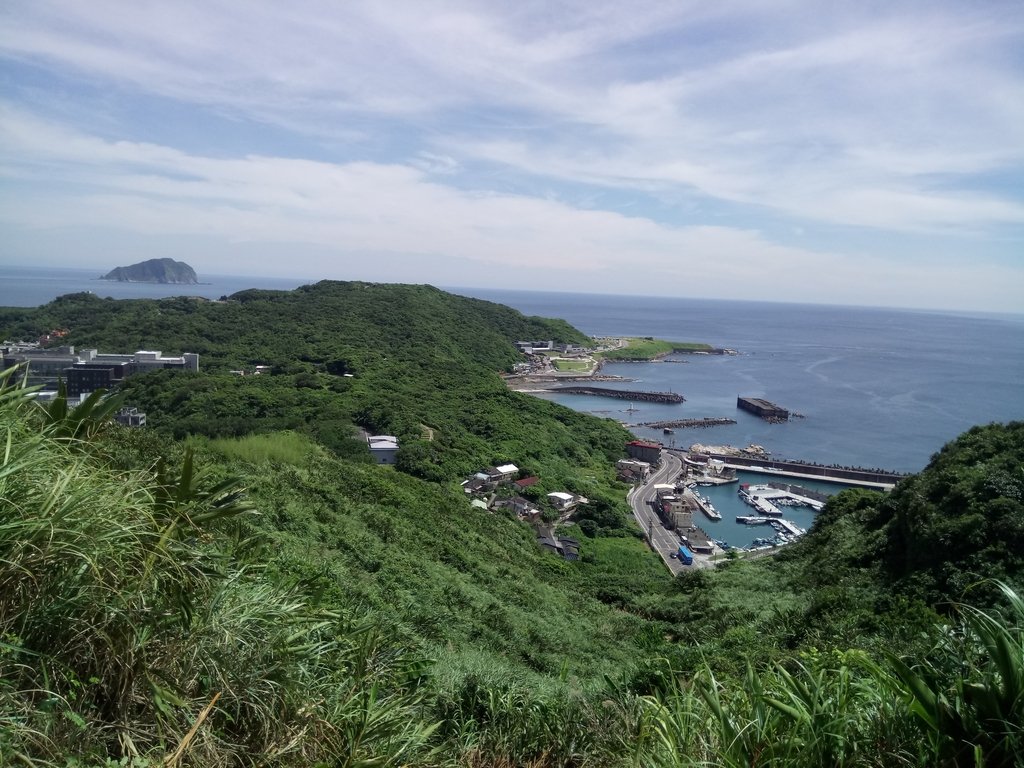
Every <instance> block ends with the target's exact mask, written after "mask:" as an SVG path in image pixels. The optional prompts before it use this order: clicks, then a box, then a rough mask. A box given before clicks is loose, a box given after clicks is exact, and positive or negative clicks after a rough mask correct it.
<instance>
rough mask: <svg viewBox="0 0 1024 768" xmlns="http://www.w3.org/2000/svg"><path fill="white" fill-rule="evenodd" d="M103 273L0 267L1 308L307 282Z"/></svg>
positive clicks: (214, 295) (217, 293) (213, 293)
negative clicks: (184, 281) (86, 294)
mask: <svg viewBox="0 0 1024 768" xmlns="http://www.w3.org/2000/svg"><path fill="white" fill-rule="evenodd" d="M109 271H110V270H103V269H99V268H97V269H56V268H53V269H40V268H33V267H20V266H19V267H12V266H5V265H3V264H0V307H38V306H39V305H40V304H46V303H47V302H49V301H53V300H54V299H55V298H57V297H58V296H63V295H64V294H66V293H80V292H82V291H90V292H92V293H95V294H96V295H97V296H99V297H101V298H107V297H108V296H109V297H111V298H115V299H163V298H167V297H168V296H202V297H204V298H207V299H219V298H220V297H221V296H225V295H230V294H232V293H237V292H238V291H244V290H245V289H247V288H264V289H268V290H281V291H289V290H291V289H292V288H297V287H298V286H300V285H302V284H303V283H308V282H310V281H309V280H285V279H281V278H270V277H233V276H229V275H205V274H204V275H200V279H202V280H203V283H202V284H201V285H160V284H158V283H117V282H111V281H109V280H100V279H99V276H100V275H102V274H105V272H109Z"/></svg>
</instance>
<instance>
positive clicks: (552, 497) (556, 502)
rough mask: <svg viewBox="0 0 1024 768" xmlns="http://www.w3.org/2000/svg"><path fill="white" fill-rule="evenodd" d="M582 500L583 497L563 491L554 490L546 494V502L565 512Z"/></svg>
mask: <svg viewBox="0 0 1024 768" xmlns="http://www.w3.org/2000/svg"><path fill="white" fill-rule="evenodd" d="M583 501H584V499H583V497H581V496H574V495H572V494H571V493H565V492H564V491H554V492H553V493H549V494H548V503H549V504H551V506H553V507H554V508H555V509H557V510H558V511H560V512H566V511H568V510H570V509H572V508H573V507H575V506H576V505H577V504H580V503H582V502H583Z"/></svg>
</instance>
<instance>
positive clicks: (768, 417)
mask: <svg viewBox="0 0 1024 768" xmlns="http://www.w3.org/2000/svg"><path fill="white" fill-rule="evenodd" d="M736 407H737V408H739V409H740V410H741V411H746V412H747V413H752V414H754V415H755V416H759V417H760V418H762V419H764V420H765V421H768V422H771V423H773V424H778V423H782V422H784V421H789V411H788V410H786V409H785V408H783V407H782V406H780V405H776V404H775V403H771V402H769V401H767V400H762V399H761V398H760V397H737V398H736Z"/></svg>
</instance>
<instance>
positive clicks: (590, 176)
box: [0, 0, 1024, 312]
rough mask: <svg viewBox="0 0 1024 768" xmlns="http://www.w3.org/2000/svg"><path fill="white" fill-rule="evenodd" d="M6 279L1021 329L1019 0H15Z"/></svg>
mask: <svg viewBox="0 0 1024 768" xmlns="http://www.w3.org/2000/svg"><path fill="white" fill-rule="evenodd" d="M0 84H2V88H0V262H3V263H6V264H9V265H40V266H65V267H83V268H84V267H88V268H96V269H99V270H107V269H111V268H113V267H114V266H118V265H123V264H129V263H133V262H136V261H141V260H142V259H146V258H155V257H171V258H176V259H182V260H184V261H186V262H188V263H189V264H191V265H192V266H193V267H194V268H195V269H196V271H197V272H198V273H199V274H200V277H202V275H203V273H204V272H205V273H207V274H229V275H253V276H269V277H289V278H294V277H298V278H302V279H311V280H315V279H323V278H330V279H340V280H346V279H358V280H374V281H387V282H410V283H424V282H426V283H432V284H435V285H452V286H464V287H495V288H518V289H535V290H551V291H570V292H576V291H578V292H592V293H612V294H636V295H658V296H661V295H666V296H692V297H701V298H728V299H759V300H773V301H775V300H777V301H797V302H814V303H831V304H853V305H866V306H894V307H913V308H938V309H954V310H986V311H1005V312H1024V3H1022V2H1021V0H1005V1H1001V0H992V1H991V2H986V0H975V1H974V2H963V0H929V1H928V2H916V1H915V0H900V2H895V3H894V2H891V0H887V2H875V1H874V0H863V1H859V2H856V3H821V2H817V1H816V0H793V1H790V0H771V1H770V2H768V1H767V0H715V2H708V0H700V1H699V2H696V1H694V2H690V0H678V1H675V2H673V1H671V0H656V1H654V2H647V0H631V1H630V2H628V3H627V2H622V0H607V1H606V0H580V1H579V2H576V1H575V0H574V1H572V2H557V1H555V0H547V1H544V2H541V1H537V2H534V1H533V0H519V1H518V2H515V3H510V2H497V1H496V0H495V1H493V2H473V0H466V1H465V2H463V1H462V0H438V1H437V2H428V1H425V0H419V1H410V2H405V1H404V0H387V1H386V2H381V0H376V1H373V2H360V1H359V0H352V1H346V2H337V1H336V0H323V1H321V0H293V1H292V2H289V3H281V2H273V1H268V2H264V1H263V0H246V2H244V3H243V2H239V0H233V1H229V0H199V1H197V2H194V1H193V0H174V1H173V2H150V1H147V0H137V1H136V2H131V3H126V2H123V0H117V1H116V2H115V1H112V0H90V2H87V3H86V2H81V0H63V1H61V0H57V1H53V2H51V1H50V0H5V2H4V3H3V4H2V6H0Z"/></svg>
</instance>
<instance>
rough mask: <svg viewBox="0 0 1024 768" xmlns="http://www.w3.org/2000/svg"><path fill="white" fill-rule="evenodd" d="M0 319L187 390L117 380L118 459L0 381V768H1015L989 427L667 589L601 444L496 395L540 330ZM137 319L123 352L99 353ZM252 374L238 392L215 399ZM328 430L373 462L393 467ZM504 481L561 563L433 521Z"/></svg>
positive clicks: (75, 304) (72, 417)
mask: <svg viewBox="0 0 1024 768" xmlns="http://www.w3.org/2000/svg"><path fill="white" fill-rule="evenodd" d="M467 302H468V303H467ZM381 306H394V307H396V308H397V309H396V311H395V313H393V314H391V315H387V314H384V313H382V312H381V311H380V308H381ZM0 317H2V318H3V320H4V321H5V322H7V323H9V325H8V326H7V327H6V328H5V327H3V326H0V335H6V336H11V335H16V334H17V335H23V336H24V335H29V334H32V335H35V334H38V333H40V332H42V331H45V330H50V329H51V328H58V327H61V328H68V329H69V330H70V336H69V338H70V339H73V341H74V343H76V344H78V345H82V346H98V347H100V348H103V349H122V350H123V349H126V348H127V349H131V348H133V347H139V348H154V347H156V348H160V347H163V348H164V349H165V350H166V351H175V352H180V351H200V352H201V354H204V358H203V367H204V371H203V373H201V374H198V375H195V374H176V373H173V372H170V371H167V372H160V373H157V374H152V375H146V376H140V377H138V378H135V379H131V380H130V381H129V383H128V386H126V387H125V390H126V391H125V392H124V393H123V394H124V395H125V396H126V397H128V398H130V399H131V402H132V403H133V404H136V405H140V406H142V407H143V408H145V409H146V410H147V412H148V413H150V418H151V421H152V423H153V428H151V429H149V430H145V431H132V430H127V429H122V428H119V427H115V426H114V425H110V424H105V423H104V419H103V417H104V415H105V414H104V409H103V406H102V405H101V404H98V403H91V404H88V405H89V409H87V410H82V409H79V410H78V411H67V410H65V409H62V408H60V407H49V408H48V409H46V410H45V411H44V410H43V409H42V408H39V407H38V406H36V405H35V404H34V403H32V402H31V401H30V399H29V398H28V397H26V395H25V393H24V392H23V391H21V390H19V389H17V388H16V387H14V386H12V382H13V380H14V378H13V377H12V376H8V377H7V379H6V381H5V383H4V384H2V385H0V386H2V387H3V389H2V391H0V457H2V463H0V505H2V507H0V764H7V763H10V762H14V761H16V760H21V761H22V762H23V763H25V764H28V765H65V764H72V765H90V766H91V765H105V764H106V760H107V759H108V758H111V759H115V760H120V759H121V758H124V759H125V760H126V761H134V764H136V765H140V766H148V765H155V764H156V763H157V762H163V761H167V763H168V764H171V765H174V764H182V765H196V766H199V765H204V766H205V765H248V764H260V765H310V764H324V765H371V764H372V765H404V764H407V765H473V766H484V765H508V766H512V765H534V766H548V765H551V766H555V765H558V766H584V765H588V766H589V765H594V766H598V765H601V766H603V765H645V766H646V765H655V766H657V765H664V766H670V765H671V766H674V765H735V766H741V765H742V766H746V765H769V764H773V765H806V766H819V765H850V766H853V765H879V766H886V765H898V764H905V765H932V764H943V763H944V764H956V765H968V764H970V765H976V764H984V765H1014V764H1016V761H1017V757H1016V756H1017V754H1018V753H1019V752H1020V751H1021V749H1022V748H1024V744H1022V736H1021V729H1020V723H1021V721H1022V720H1024V712H1022V708H1024V606H1022V605H1021V603H1020V600H1019V598H1018V597H1017V594H1019V593H1020V592H1021V591H1022V590H1021V588H1022V586H1024V585H1022V584H1021V570H1020V552H1021V549H1020V543H1021V536H1022V532H1024V508H1022V495H1021V491H1022V483H1024V476H1022V473H1021V469H1020V467H1021V466H1022V465H1024V425H1022V424H1012V425H1007V426H997V425H993V426H989V427H984V428H979V429H976V430H972V431H971V432H969V433H967V434H965V435H964V436H962V437H961V438H960V439H958V440H957V441H954V442H953V443H951V444H950V445H949V446H947V447H946V448H944V449H943V450H942V451H941V452H940V453H938V454H937V455H936V457H935V459H934V461H933V463H932V464H931V465H930V466H929V468H928V469H927V470H925V471H924V472H922V473H921V474H920V475H919V476H915V477H914V478H910V479H909V480H908V481H906V482H905V483H903V484H901V485H900V487H899V488H898V489H897V490H896V491H895V492H894V493H893V494H891V495H890V496H883V495H881V494H877V493H872V492H863V491H851V492H846V493H844V494H842V495H840V496H839V497H837V498H836V499H834V500H833V501H832V502H830V504H829V505H828V506H827V508H826V510H825V512H824V513H822V514H821V515H820V516H819V518H818V521H817V523H816V525H815V528H814V530H813V531H812V532H811V533H810V534H809V535H808V536H807V537H806V538H805V539H804V541H803V542H802V543H801V544H800V545H798V546H794V547H792V548H790V549H789V550H788V551H787V552H786V553H785V554H783V555H781V556H779V557H776V558H771V559H763V560H759V561H753V562H734V563H730V564H729V565H727V566H725V567H722V568H719V569H717V570H716V571H715V572H705V571H701V572H695V573H690V574H687V575H686V576H684V577H681V578H680V579H679V580H678V581H671V580H670V579H669V578H668V577H667V575H666V574H665V572H664V570H663V568H662V566H661V565H660V563H659V562H658V561H657V560H656V559H655V558H654V557H652V556H651V555H650V554H649V553H647V552H646V550H645V549H644V547H643V545H642V542H641V541H640V540H639V538H638V534H639V532H636V531H634V530H633V529H632V528H631V527H630V524H629V522H628V520H627V517H626V515H625V514H624V507H623V502H622V498H623V496H624V492H625V488H624V487H622V486H618V485H617V484H616V483H615V482H614V481H613V480H612V475H611V469H610V468H611V462H612V460H613V459H614V458H616V457H618V456H619V455H620V453H619V452H620V450H621V444H622V440H623V438H624V435H625V433H624V432H623V431H622V430H621V429H620V428H619V427H618V426H617V425H616V424H614V423H612V422H608V421H601V420H597V419H593V418H590V417H586V416H582V415H580V414H576V413H573V412H571V411H567V410H566V409H563V408H560V407H558V406H556V405H553V404H551V403H548V402H545V401H543V400H538V399H533V398H529V397H525V396H522V395H518V394H515V393H511V392H509V391H507V389H505V387H504V385H503V384H502V382H501V381H500V379H499V378H498V376H497V375H496V371H498V370H502V369H504V368H505V367H507V366H508V365H510V364H511V363H512V362H514V361H515V360H516V353H515V351H514V348H513V347H512V345H511V343H510V342H511V341H512V340H514V339H516V338H529V337H541V338H550V337H556V338H562V339H565V340H573V339H574V338H575V336H574V334H575V331H573V330H572V329H569V328H566V327H562V326H560V325H552V326H547V325H545V324H544V322H543V321H538V320H534V319H529V318H523V317H522V316H520V315H518V314H517V313H514V312H512V311H510V310H507V309H504V308H501V307H497V306H496V305H489V304H486V303H483V302H472V301H470V300H462V299H459V298H455V297H450V296H447V295H445V294H442V293H440V292H438V291H434V290H433V289H430V288H409V287H399V286H390V287H388V286H365V285H362V284H336V283H325V284H320V285H318V286H312V287H310V288H307V289H304V290H302V291H299V292H294V293H267V292H246V293H245V294H242V295H241V298H240V300H239V301H229V302H222V303H207V302H201V301H194V300H178V299H175V300H168V301H160V302H108V301H101V300H97V299H95V298H93V297H89V296H75V297H65V298H64V299H62V300H60V301H58V302H55V303H54V304H51V305H48V306H47V307H43V308H40V309H38V310H2V311H0ZM147 318H149V320H151V321H152V323H153V326H152V333H153V334H154V335H153V336H151V337H148V336H144V335H136V336H130V338H129V340H128V341H123V340H120V341H119V340H118V339H117V336H116V332H113V331H111V328H114V329H118V328H119V329H121V331H120V332H123V333H126V334H130V333H136V331H134V330H132V329H133V328H136V327H137V326H139V325H140V324H144V323H145V322H147ZM395 318H404V320H403V322H406V321H407V322H409V323H411V324H410V325H407V326H400V327H398V328H395V327H393V322H392V321H393V320H395ZM456 319H457V321H458V323H459V326H458V327H457V328H456V327H452V328H450V329H448V330H446V329H445V326H444V323H447V322H453V321H454V320H456ZM435 321H436V325H435ZM416 323H423V329H422V332H421V329H420V327H419V325H417V324H416ZM207 328H208V330H204V329H207ZM15 329H19V330H15ZM560 333H564V335H562V336H560V335H559V334H560ZM261 339H262V340H263V342H262V343H261V342H260V340H261ZM481 340H484V341H486V342H487V343H479V342H481ZM236 343H237V346H236ZM463 344H465V345H466V346H462V345H463ZM289 345H290V346H291V347H292V348H294V349H296V350H300V349H301V350H302V354H303V357H301V358H300V357H289V351H288V350H289ZM409 350H416V351H418V353H419V354H422V356H423V357H422V359H419V360H417V359H416V354H414V353H413V352H410V351H409ZM256 364H266V365H270V366H271V372H270V373H269V374H265V375H261V376H246V377H239V376H236V375H232V374H230V373H227V371H228V370H229V369H231V368H235V367H238V368H251V367H252V366H254V365H256ZM344 373H352V374H353V376H352V377H351V378H349V377H346V376H344V375H343V374H344ZM357 425H359V426H363V427H366V428H369V429H373V430H380V431H388V432H397V433H399V434H400V436H401V437H402V440H403V446H404V447H403V449H402V454H404V455H400V463H399V467H398V471H396V470H395V469H394V468H391V467H380V466H377V465H375V464H372V463H370V462H369V460H368V456H367V454H366V451H365V448H364V447H363V443H361V442H360V441H359V440H358V439H356V437H355V432H354V429H355V426H357ZM5 444H6V446H7V448H6V450H4V449H3V448H2V446H3V445H5ZM505 460H511V461H515V462H516V463H517V464H519V466H521V467H523V468H524V469H525V470H526V471H529V472H536V473H537V474H539V475H540V477H541V483H539V484H538V486H534V488H533V489H531V490H530V491H529V492H530V493H532V494H533V495H534V496H535V497H537V498H541V497H542V496H543V494H544V493H546V492H547V491H549V490H559V489H568V490H572V491H574V492H579V493H584V494H585V495H587V496H588V497H590V498H591V499H592V501H593V502H594V503H592V504H591V505H589V506H588V507H587V508H586V510H585V512H583V513H582V514H581V516H580V517H579V519H578V522H577V524H576V525H575V526H573V527H571V528H569V529H568V530H569V531H572V532H573V533H574V534H575V535H576V537H577V538H578V539H580V541H581V543H582V547H581V550H582V554H583V559H582V560H581V561H579V562H575V563H569V562H566V561H563V560H561V559H559V558H556V557H554V556H551V555H547V554H545V553H543V551H542V550H541V549H540V548H538V547H537V546H536V544H535V542H534V535H533V532H532V531H531V530H530V529H529V528H528V527H526V526H524V525H523V524H521V523H519V522H517V521H516V520H515V519H514V518H513V517H511V516H507V515H505V514H501V513H499V514H494V513H486V512H479V511H477V510H474V509H472V508H471V507H470V506H469V504H468V502H467V501H466V499H465V495H464V494H463V493H462V492H461V490H460V489H459V486H458V480H459V479H460V473H462V472H466V471H470V470H473V469H477V468H479V467H480V466H481V465H483V464H488V463H496V462H499V461H505ZM242 487H245V488H246V494H245V496H244V497H243V496H241V495H240V489H241V488H242ZM950 537H953V539H952V540H953V541H959V542H960V543H962V544H963V545H964V546H960V547H949V546H937V543H938V544H943V545H945V544H947V543H948V540H950ZM957 537H963V538H961V539H958V538H957ZM970 537H973V538H970ZM968 545H969V546H968ZM993 579H998V580H999V581H1000V582H1002V583H1003V584H1005V585H1006V586H1005V587H1001V586H999V584H998V583H997V582H996V581H994V580H993ZM1014 590H1016V592H1015V591H1014Z"/></svg>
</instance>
